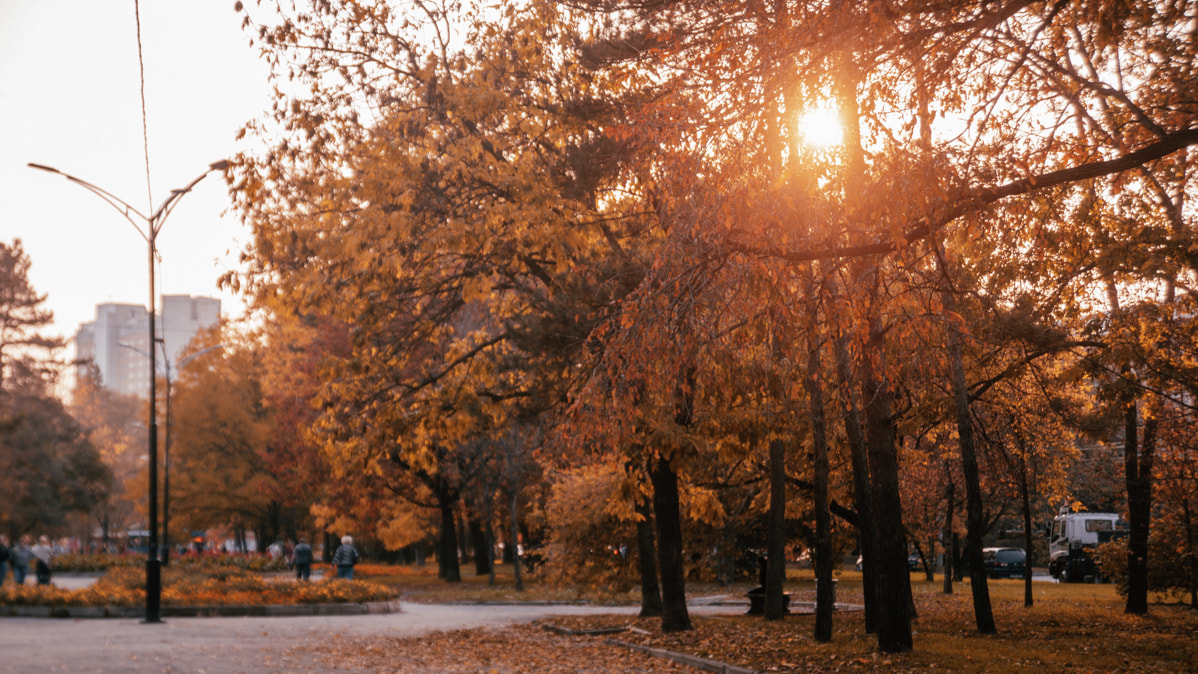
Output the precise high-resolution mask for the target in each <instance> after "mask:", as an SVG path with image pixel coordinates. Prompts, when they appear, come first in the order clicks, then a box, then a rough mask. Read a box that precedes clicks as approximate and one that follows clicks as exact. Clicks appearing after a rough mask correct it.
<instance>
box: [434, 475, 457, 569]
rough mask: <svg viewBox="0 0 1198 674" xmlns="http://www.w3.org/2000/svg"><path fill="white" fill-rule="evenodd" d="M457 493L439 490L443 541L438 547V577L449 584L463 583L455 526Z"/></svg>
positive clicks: (438, 499)
mask: <svg viewBox="0 0 1198 674" xmlns="http://www.w3.org/2000/svg"><path fill="white" fill-rule="evenodd" d="M457 503H458V498H457V493H456V492H454V491H452V490H449V489H441V490H438V493H437V507H438V509H439V510H440V511H441V537H440V538H441V540H440V544H439V545H438V546H437V575H438V576H439V577H441V578H444V579H445V581H446V582H449V583H460V582H462V570H461V568H460V567H459V565H458V538H457V531H456V527H455V526H454V510H455V506H457Z"/></svg>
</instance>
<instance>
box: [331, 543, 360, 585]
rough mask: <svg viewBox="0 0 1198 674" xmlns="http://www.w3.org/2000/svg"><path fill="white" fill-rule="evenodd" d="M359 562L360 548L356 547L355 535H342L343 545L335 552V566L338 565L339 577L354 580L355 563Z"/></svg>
mask: <svg viewBox="0 0 1198 674" xmlns="http://www.w3.org/2000/svg"><path fill="white" fill-rule="evenodd" d="M357 563H358V549H357V548H355V547H354V539H353V536H342V537H341V547H339V548H337V551H336V552H334V553H333V566H335V567H337V577H338V578H344V579H346V580H353V579H354V564H357Z"/></svg>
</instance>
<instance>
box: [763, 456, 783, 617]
mask: <svg viewBox="0 0 1198 674" xmlns="http://www.w3.org/2000/svg"><path fill="white" fill-rule="evenodd" d="M769 449H770V454H769V456H770V512H769V528H768V529H767V530H766V537H765V541H766V543H765V544H766V557H765V588H764V589H765V619H766V620H781V619H782V618H783V617H785V616H786V605H785V603H784V602H785V598H784V592H785V590H784V587H783V586H784V584H785V582H786V442H785V441H784V440H781V439H779V438H775V439H773V440H770V446H769Z"/></svg>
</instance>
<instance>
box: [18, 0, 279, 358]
mask: <svg viewBox="0 0 1198 674" xmlns="http://www.w3.org/2000/svg"><path fill="white" fill-rule="evenodd" d="M140 4H141V36H142V50H143V58H144V60H145V73H146V74H145V77H146V82H145V87H146V114H147V121H148V128H149V139H150V144H149V157H150V184H151V187H152V190H153V199H154V202H153V208H151V207H150V205H149V197H148V196H147V188H146V168H145V155H144V146H143V142H142V117H141V98H140V94H139V72H138V58H137V32H136V26H137V24H136V17H135V14H134V2H133V0H0V240H3V241H5V242H6V243H10V242H11V241H12V239H14V238H19V239H21V241H22V244H23V246H24V248H25V252H26V253H27V254H28V255H29V257H30V259H31V261H32V269H31V271H30V276H31V280H32V283H33V286H34V288H35V290H37V291H38V292H41V293H44V294H47V295H48V299H47V305H48V306H49V308H50V309H51V310H53V311H54V316H55V323H54V327H53V329H52V332H53V333H54V334H60V335H63V336H66V337H68V338H69V337H72V336H73V335H74V333H75V330H76V329H77V328H78V326H79V324H80V323H83V322H86V321H90V320H92V319H93V318H94V317H95V305H97V304H102V303H106V302H119V303H129V304H141V305H143V306H145V305H146V304H147V301H148V299H149V279H148V268H147V255H148V248H147V245H146V242H145V240H144V239H142V237H141V236H140V235H139V234H138V233H137V232H136V231H135V230H134V229H133V226H132V225H130V224H129V223H128V222H127V221H126V220H125V219H124V218H123V217H122V216H121V214H120V213H119V212H117V211H116V210H115V209H113V208H112V207H110V206H108V205H107V204H105V203H104V202H103V201H102V200H101V199H100V198H99V197H97V196H95V195H93V194H92V193H90V192H88V191H87V190H85V189H84V188H82V187H80V186H78V185H75V184H73V183H71V182H69V181H67V180H66V179H64V178H62V177H61V176H55V175H52V174H49V173H45V172H42V171H36V170H34V169H31V168H28V167H27V166H26V164H27V163H29V162H35V163H38V164H45V165H49V166H53V167H55V168H57V169H59V170H61V171H63V172H66V173H70V174H72V175H74V176H77V177H79V178H83V179H84V180H87V181H88V182H91V183H94V184H96V185H98V186H99V187H102V188H104V189H105V190H107V191H109V192H111V193H113V194H115V195H116V196H117V197H119V198H121V199H123V200H124V201H126V202H128V203H130V204H132V205H133V206H135V207H136V208H137V209H138V210H139V211H141V212H142V213H146V214H148V213H150V212H152V211H153V210H154V209H156V208H157V207H158V205H160V204H161V203H162V202H163V200H164V199H165V198H166V197H168V196H169V195H170V190H172V189H175V188H180V187H183V186H185V185H186V184H187V183H189V182H191V181H192V180H193V179H194V178H196V177H197V176H199V175H200V174H201V173H203V172H204V171H205V170H206V169H207V167H208V165H209V164H210V163H212V162H214V161H217V160H220V159H223V158H226V157H231V156H232V155H234V154H235V153H236V152H237V151H238V150H239V149H242V147H241V145H240V144H239V143H238V142H237V141H236V134H237V131H238V129H239V128H240V127H241V126H242V125H243V124H244V123H245V122H247V121H248V120H250V119H253V118H255V117H258V116H260V115H261V114H262V111H264V110H266V109H267V108H268V107H269V105H270V84H269V82H268V80H267V74H268V70H267V67H266V65H265V64H264V63H262V62H261V61H260V59H259V58H258V56H257V52H256V48H254V47H251V46H249V42H248V40H247V39H246V36H245V35H244V34H243V33H242V31H241V22H240V18H241V17H240V15H239V14H238V13H236V12H235V11H234V10H233V0H141V3H140ZM228 210H229V197H228V193H227V190H226V187H225V185H224V181H223V179H222V178H221V175H220V174H219V173H213V174H211V175H209V176H208V177H207V178H205V179H204V181H203V182H201V183H200V184H199V185H198V186H197V187H196V188H195V190H193V192H191V193H190V194H187V195H186V196H184V197H182V198H181V200H180V201H179V203H178V205H177V206H176V208H175V209H174V212H173V213H172V215H171V216H170V218H169V219H168V220H167V221H166V225H165V226H164V227H163V229H162V232H161V233H160V234H159V236H158V241H157V244H158V248H159V251H160V253H159V254H160V257H161V260H162V262H161V266H160V267H159V275H158V294H159V295H162V294H168V295H176V294H179V295H182V294H187V295H203V296H210V297H219V298H220V299H221V302H222V310H223V312H224V313H225V315H226V316H234V317H235V316H238V315H240V314H241V313H242V311H243V305H242V301H241V300H240V299H239V298H238V297H236V296H235V295H232V294H230V293H228V292H220V291H218V289H217V287H216V282H217V278H218V277H219V276H220V275H221V274H222V273H224V272H225V271H227V270H229V269H232V268H235V267H236V265H237V257H238V252H239V251H240V249H241V248H243V247H244V245H245V244H246V242H247V241H248V240H249V233H248V230H246V229H245V228H244V226H243V225H242V224H241V222H240V221H239V219H238V218H237V217H236V215H235V214H233V213H231V212H227V211H228ZM63 355H64V356H66V357H68V358H69V357H72V356H73V355H74V347H73V346H71V347H70V348H69V350H68V351H67V352H66V353H64V354H63Z"/></svg>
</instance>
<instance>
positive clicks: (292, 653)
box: [0, 574, 745, 674]
mask: <svg viewBox="0 0 1198 674" xmlns="http://www.w3.org/2000/svg"><path fill="white" fill-rule="evenodd" d="M93 581H94V577H90V576H82V575H73V574H63V575H60V576H55V577H54V578H53V582H54V584H55V585H58V586H60V587H64V588H69V589H77V588H80V587H86V586H87V585H89V584H90V583H91V582H93ZM712 599H718V598H709V599H708V601H707V602H703V603H696V604H695V605H693V606H691V607H690V611H691V612H692V613H694V614H713V613H743V612H744V610H745V606H744V605H743V604H741V605H736V604H733V605H723V604H720V603H718V602H712V601H711V600H712ZM638 611H639V607H636V606H615V607H613V606H590V605H576V604H416V603H408V602H404V603H403V604H402V610H401V612H400V613H387V614H368V615H349V616H287V617H238V618H174V617H172V618H167V619H164V620H163V621H162V622H159V623H155V624H147V623H144V622H142V621H141V620H139V619H120V618H80V619H56V618H7V617H5V618H0V672H21V673H23V674H24V673H27V672H39V673H40V672H188V673H195V674H204V673H213V674H215V673H221V674H223V673H225V672H247V673H249V672H253V673H256V674H257V673H262V672H266V673H279V672H310V671H323V670H324V669H325V667H324V666H323V665H322V664H320V663H318V662H316V661H314V660H313V658H312V655H311V650H310V647H311V646H313V645H317V644H322V643H330V642H331V640H334V639H336V638H337V637H339V636H370V635H374V636H394V637H405V636H418V635H422V634H427V633H430V632H438V631H452V630H459V629H475V628H484V627H499V626H503V625H509V624H514V623H527V622H531V621H533V620H539V619H544V618H550V617H552V616H567V615H603V614H606V615H611V614H629V615H631V614H635V613H636V612H638ZM297 646H300V647H302V648H297Z"/></svg>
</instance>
